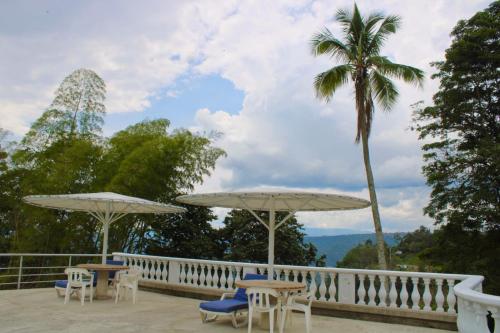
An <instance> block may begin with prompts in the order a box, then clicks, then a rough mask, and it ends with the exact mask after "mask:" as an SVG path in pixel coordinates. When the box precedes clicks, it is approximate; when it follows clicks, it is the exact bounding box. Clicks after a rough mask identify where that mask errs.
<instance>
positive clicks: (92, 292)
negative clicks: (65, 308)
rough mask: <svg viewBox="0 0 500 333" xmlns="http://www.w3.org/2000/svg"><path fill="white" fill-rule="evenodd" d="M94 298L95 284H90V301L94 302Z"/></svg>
mask: <svg viewBox="0 0 500 333" xmlns="http://www.w3.org/2000/svg"><path fill="white" fill-rule="evenodd" d="M93 299H94V286H93V285H90V303H92V301H93Z"/></svg>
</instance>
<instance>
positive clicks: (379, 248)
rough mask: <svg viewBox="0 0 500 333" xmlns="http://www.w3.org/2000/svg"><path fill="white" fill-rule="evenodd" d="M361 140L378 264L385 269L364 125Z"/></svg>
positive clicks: (380, 225) (383, 247)
mask: <svg viewBox="0 0 500 333" xmlns="http://www.w3.org/2000/svg"><path fill="white" fill-rule="evenodd" d="M361 142H362V145H363V159H364V162H365V170H366V180H367V182H368V191H369V192H370V201H371V203H372V215H373V225H374V226H375V237H376V238H377V255H378V264H379V268H380V269H387V262H386V260H385V244H384V234H383V232H382V224H381V223H380V214H379V212H378V201H377V193H376V192H375V181H374V180H373V173H372V166H371V164H370V151H369V149H368V135H367V132H366V128H365V126H363V128H362V129H361Z"/></svg>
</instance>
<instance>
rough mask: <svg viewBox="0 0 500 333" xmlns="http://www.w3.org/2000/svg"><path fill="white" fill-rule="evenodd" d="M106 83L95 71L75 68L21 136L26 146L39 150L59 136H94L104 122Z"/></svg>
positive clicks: (61, 137)
mask: <svg viewBox="0 0 500 333" xmlns="http://www.w3.org/2000/svg"><path fill="white" fill-rule="evenodd" d="M105 98H106V85H105V83H104V81H103V80H102V79H101V78H100V77H99V75H97V74H96V73H95V72H93V71H91V70H88V69H83V68H82V69H77V70H76V71H74V72H73V73H71V74H70V75H68V76H67V77H66V78H64V80H63V81H62V83H61V84H60V86H59V87H58V88H57V90H56V92H55V97H54V100H53V101H52V103H51V104H50V106H49V107H48V108H47V110H46V111H45V112H44V113H43V114H42V116H41V117H40V118H38V119H37V120H36V121H35V123H33V125H32V126H31V129H30V131H29V132H28V133H27V134H26V136H25V137H24V139H23V144H24V145H25V146H26V147H28V148H29V149H33V150H40V149H43V148H44V147H46V146H48V145H50V144H51V143H53V142H55V141H59V140H62V139H68V138H75V137H80V138H81V137H87V138H93V139H95V138H97V137H98V136H99V135H100V133H101V127H102V124H103V123H104V119H103V117H104V114H105V113H106V108H105V106H104V100H105Z"/></svg>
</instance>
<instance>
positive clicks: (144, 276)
mask: <svg viewBox="0 0 500 333" xmlns="http://www.w3.org/2000/svg"><path fill="white" fill-rule="evenodd" d="M139 267H140V268H141V274H142V278H143V279H147V272H146V270H145V267H144V260H142V258H141V259H139Z"/></svg>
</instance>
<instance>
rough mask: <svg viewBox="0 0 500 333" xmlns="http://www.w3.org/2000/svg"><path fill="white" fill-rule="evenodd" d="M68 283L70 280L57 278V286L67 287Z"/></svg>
mask: <svg viewBox="0 0 500 333" xmlns="http://www.w3.org/2000/svg"><path fill="white" fill-rule="evenodd" d="M67 285H68V280H56V285H55V287H59V288H66V286H67Z"/></svg>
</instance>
